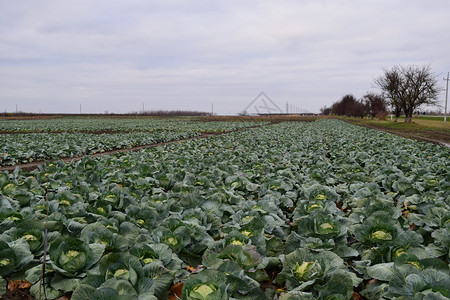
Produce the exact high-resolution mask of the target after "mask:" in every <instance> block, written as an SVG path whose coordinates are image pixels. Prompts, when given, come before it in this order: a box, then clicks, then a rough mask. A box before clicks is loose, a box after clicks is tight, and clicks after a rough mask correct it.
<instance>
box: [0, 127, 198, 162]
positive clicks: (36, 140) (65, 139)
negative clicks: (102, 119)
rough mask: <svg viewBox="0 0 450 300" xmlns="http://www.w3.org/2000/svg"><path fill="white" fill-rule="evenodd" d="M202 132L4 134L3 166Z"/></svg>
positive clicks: (0, 138)
mask: <svg viewBox="0 0 450 300" xmlns="http://www.w3.org/2000/svg"><path fill="white" fill-rule="evenodd" d="M199 135H200V133H198V132H186V131H164V132H162V131H160V132H151V133H149V132H132V133H116V134H88V133H28V134H3V135H0V165H3V166H12V165H16V164H23V163H28V162H32V161H34V160H46V159H58V158H67V157H74V156H81V155H88V154H95V153H101V152H105V151H110V150H114V149H123V148H131V147H136V146H143V145H149V144H154V143H160V142H168V141H172V140H176V139H184V138H189V137H194V136H199Z"/></svg>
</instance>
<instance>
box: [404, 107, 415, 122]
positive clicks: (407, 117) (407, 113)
mask: <svg viewBox="0 0 450 300" xmlns="http://www.w3.org/2000/svg"><path fill="white" fill-rule="evenodd" d="M412 115H413V110H412V109H407V110H406V111H405V123H411V122H412Z"/></svg>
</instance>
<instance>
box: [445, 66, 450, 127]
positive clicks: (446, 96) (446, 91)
mask: <svg viewBox="0 0 450 300" xmlns="http://www.w3.org/2000/svg"><path fill="white" fill-rule="evenodd" d="M449 75H450V72H447V78H444V80H445V81H447V88H446V89H445V109H444V124H445V123H447V100H448V82H449V80H450V78H449Z"/></svg>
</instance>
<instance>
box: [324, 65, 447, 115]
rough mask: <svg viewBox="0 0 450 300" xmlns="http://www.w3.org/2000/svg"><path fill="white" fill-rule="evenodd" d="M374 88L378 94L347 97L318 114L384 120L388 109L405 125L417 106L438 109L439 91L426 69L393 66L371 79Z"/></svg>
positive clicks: (434, 80) (431, 74)
mask: <svg viewBox="0 0 450 300" xmlns="http://www.w3.org/2000/svg"><path fill="white" fill-rule="evenodd" d="M375 85H376V86H377V87H378V88H379V89H380V90H381V93H380V94H376V93H367V94H366V95H364V96H363V97H362V98H361V99H359V100H358V99H356V98H355V97H354V96H353V95H351V94H348V95H345V96H344V97H342V98H341V99H340V100H339V101H337V102H335V103H333V105H331V107H323V108H322V109H321V113H322V114H324V115H328V114H334V115H338V116H350V117H361V118H363V117H366V116H370V117H371V118H375V117H377V118H379V119H384V118H385V117H386V116H387V115H388V113H389V110H390V112H391V113H392V114H393V115H394V116H395V122H397V120H398V118H399V117H400V116H401V115H402V114H404V115H405V122H411V121H412V116H413V114H414V113H415V112H416V111H417V110H418V109H419V108H420V107H421V106H424V105H428V106H439V105H438V96H439V94H440V93H441V92H442V90H443V89H442V88H440V87H439V86H438V81H437V76H436V75H435V74H434V73H433V72H432V71H431V68H430V66H415V65H410V66H394V67H393V68H391V69H389V70H384V71H383V74H382V75H381V76H379V77H377V78H376V79H375Z"/></svg>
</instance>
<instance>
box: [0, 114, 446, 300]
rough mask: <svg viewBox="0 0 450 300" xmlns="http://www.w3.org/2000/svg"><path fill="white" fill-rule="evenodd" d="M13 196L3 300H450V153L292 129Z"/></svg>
mask: <svg viewBox="0 0 450 300" xmlns="http://www.w3.org/2000/svg"><path fill="white" fill-rule="evenodd" d="M180 122H184V121H180ZM202 126H206V127H207V125H202ZM214 126H216V125H214ZM236 126H239V125H236ZM175 127H176V126H175ZM206 127H205V128H206ZM244 127H250V124H249V125H248V126H244ZM233 128H234V127H233ZM236 128H237V127H236ZM239 128H240V127H239ZM5 130H6V129H5ZM66 131H70V130H66ZM201 131H210V130H208V128H206V129H205V130H203V129H202V130H201ZM155 132H159V131H158V130H156V131H155ZM185 132H186V133H187V134H189V133H190V132H198V131H195V130H185ZM60 134H62V133H60ZM67 134H69V133H67ZM70 134H72V133H70ZM74 134H76V133H74ZM149 134H152V133H151V132H149ZM1 145H2V146H3V144H1ZM0 185H1V191H0V295H3V294H5V293H7V291H6V289H7V284H8V282H11V281H15V280H25V282H26V283H29V285H31V287H30V289H29V293H30V294H31V295H33V296H34V297H36V298H37V299H38V298H39V297H41V298H42V299H44V298H48V299H57V298H60V297H63V296H66V297H67V298H70V299H73V300H79V299H105V300H106V299H108V300H109V299H177V298H181V299H203V300H205V299H284V300H285V299H428V300H432V299H450V274H449V259H450V252H449V251H450V150H449V148H445V147H442V146H438V145H433V144H428V143H423V142H418V141H413V140H408V139H404V138H400V137H396V136H393V135H390V134H387V133H383V132H379V131H375V130H371V129H367V128H362V127H357V126H354V125H350V124H348V123H344V122H342V121H338V120H318V121H315V122H308V123H303V122H284V123H279V124H272V125H265V126H261V127H257V128H247V129H245V130H240V131H235V132H232V133H229V134H225V135H216V136H210V137H207V138H202V139H194V140H187V141H183V142H177V143H170V144H165V145H162V146H158V147H149V148H147V149H144V150H141V151H139V152H127V153H117V154H114V155H106V156H102V157H89V156H86V157H84V158H83V159H81V160H80V161H77V162H72V163H67V164H66V163H63V162H61V161H56V162H47V163H45V164H42V165H40V166H39V167H38V169H36V170H34V171H31V172H24V171H22V170H20V169H19V168H16V170H15V171H14V172H12V173H7V172H4V173H0ZM43 265H44V266H45V272H42V270H43ZM67 298H66V299H67Z"/></svg>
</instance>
